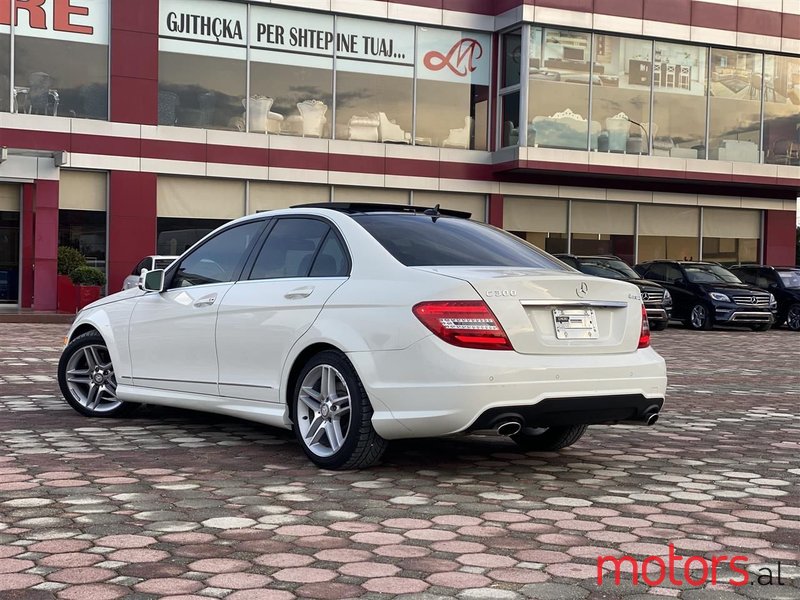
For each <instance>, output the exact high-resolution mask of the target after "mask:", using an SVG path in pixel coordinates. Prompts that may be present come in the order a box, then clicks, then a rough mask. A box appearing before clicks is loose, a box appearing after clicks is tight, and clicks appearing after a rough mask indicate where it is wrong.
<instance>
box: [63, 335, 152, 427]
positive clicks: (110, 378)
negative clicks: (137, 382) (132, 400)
mask: <svg viewBox="0 0 800 600" xmlns="http://www.w3.org/2000/svg"><path fill="white" fill-rule="evenodd" d="M58 385H59V387H60V388H61V393H62V394H63V395H64V399H65V400H66V401H67V404H69V405H70V406H71V407H72V408H74V409H75V410H76V411H78V412H79V413H81V414H82V415H84V416H87V417H121V416H124V415H125V414H128V413H130V412H132V411H133V410H135V409H136V408H138V405H137V404H129V403H127V402H123V401H121V400H119V399H118V398H117V379H116V375H115V373H114V365H113V364H112V362H111V354H110V353H109V351H108V346H107V345H106V342H105V340H104V339H103V336H101V335H100V334H99V333H97V332H96V331H90V332H87V333H84V334H83V335H79V336H78V337H76V338H75V339H74V340H72V341H71V342H70V343H69V344H68V345H67V347H66V348H64V352H62V353H61V359H60V360H59V361H58Z"/></svg>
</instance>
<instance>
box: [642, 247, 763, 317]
mask: <svg viewBox="0 0 800 600" xmlns="http://www.w3.org/2000/svg"><path fill="white" fill-rule="evenodd" d="M635 268H636V271H638V272H639V274H640V275H642V277H647V278H648V279H653V280H655V281H658V282H659V283H661V284H662V285H663V286H664V287H665V288H667V289H668V290H669V291H670V293H671V294H672V300H673V302H674V307H673V311H672V314H673V317H674V318H676V319H682V320H683V322H684V323H685V324H686V326H687V327H690V328H692V329H711V328H712V327H713V326H714V325H747V326H749V327H750V328H751V329H752V330H753V331H766V330H768V329H769V328H770V327H772V324H773V323H774V322H775V315H776V313H777V309H778V305H777V302H776V301H775V297H774V296H773V295H772V294H770V293H769V292H765V291H764V290H761V289H759V288H757V287H754V286H750V285H745V284H744V283H742V282H741V281H740V280H739V278H738V277H736V275H734V274H733V273H731V272H730V271H728V270H727V269H726V268H724V267H722V266H721V265H719V264H717V263H710V262H692V261H677V260H657V261H653V262H646V263H642V264H640V265H636V267H635Z"/></svg>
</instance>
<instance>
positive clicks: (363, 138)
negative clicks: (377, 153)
mask: <svg viewBox="0 0 800 600" xmlns="http://www.w3.org/2000/svg"><path fill="white" fill-rule="evenodd" d="M380 125H381V121H380V119H379V118H378V115H376V114H369V115H363V116H360V115H353V116H352V117H350V121H349V122H348V123H347V128H348V139H351V140H355V141H359V142H377V141H378V140H379V139H380V134H379V132H378V128H379V127H380Z"/></svg>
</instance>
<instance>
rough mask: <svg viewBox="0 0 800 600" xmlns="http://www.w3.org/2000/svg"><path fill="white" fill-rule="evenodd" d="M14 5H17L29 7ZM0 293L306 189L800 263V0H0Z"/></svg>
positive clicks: (557, 238)
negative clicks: (70, 251)
mask: <svg viewBox="0 0 800 600" xmlns="http://www.w3.org/2000/svg"><path fill="white" fill-rule="evenodd" d="M15 4H16V15H14V14H12V12H13V10H14V9H13V8H12V6H14V5H15ZM0 111H1V112H0V146H2V147H3V151H2V155H0V303H5V304H9V305H14V304H18V305H19V306H21V307H23V308H27V307H31V308H33V309H35V310H54V309H55V308H56V303H57V298H56V296H57V285H56V281H57V260H56V258H57V249H58V246H59V245H61V246H72V247H75V248H78V249H79V250H80V251H81V252H82V253H83V254H84V255H85V256H86V257H87V260H88V261H89V263H90V264H93V265H96V266H98V267H100V268H102V269H104V270H105V271H106V273H107V275H108V290H109V292H111V291H115V290H117V289H120V287H121V285H122V280H123V278H124V277H125V276H126V275H128V274H130V272H131V270H132V269H133V267H134V266H135V265H136V264H137V263H138V262H139V261H140V259H141V258H142V257H143V256H146V255H149V254H154V253H159V254H180V253H181V252H182V251H183V250H185V249H186V248H187V247H188V246H190V245H191V244H192V243H194V242H195V241H196V240H198V239H199V238H200V237H201V236H203V235H204V234H205V233H207V232H208V231H210V230H212V229H213V228H215V227H217V226H218V225H220V224H222V223H224V222H226V221H228V220H230V219H235V218H237V217H240V216H243V215H246V214H251V213H255V212H257V211H264V210H271V209H275V208H283V207H287V206H291V205H295V204H303V203H308V202H327V201H334V200H335V201H337V202H346V201H349V202H381V203H383V202H389V203H401V204H415V205H426V206H430V205H435V204H440V205H441V206H443V207H447V208H454V209H460V210H465V211H468V212H470V213H472V215H473V218H475V219H479V220H483V221H486V222H488V223H491V224H493V225H496V226H500V227H503V228H505V229H507V230H509V231H511V232H514V233H515V234H517V235H519V236H521V237H524V238H525V239H527V240H529V241H530V242H532V243H534V244H536V245H537V246H540V247H542V248H544V249H546V250H548V251H550V252H573V253H577V254H590V253H591V254H595V253H603V254H608V253H612V254H616V255H618V256H620V257H622V258H623V259H625V260H626V261H628V262H630V263H634V262H640V261H644V260H651V259H658V258H674V259H684V258H686V259H706V260H714V261H719V262H722V263H735V262H764V263H770V264H781V265H786V264H793V263H794V244H795V242H794V240H795V211H796V203H797V196H798V188H800V0H390V1H383V0H271V1H270V0H249V1H246V2H245V1H242V2H238V1H229V0H25V1H23V0H17V1H16V2H11V1H10V0H0Z"/></svg>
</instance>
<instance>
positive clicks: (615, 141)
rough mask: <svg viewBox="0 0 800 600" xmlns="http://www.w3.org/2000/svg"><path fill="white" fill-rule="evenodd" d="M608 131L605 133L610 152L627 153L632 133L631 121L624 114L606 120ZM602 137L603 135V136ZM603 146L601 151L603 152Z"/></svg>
mask: <svg viewBox="0 0 800 600" xmlns="http://www.w3.org/2000/svg"><path fill="white" fill-rule="evenodd" d="M605 125H606V129H605V131H604V132H603V133H604V134H605V136H604V137H605V138H606V139H607V148H605V149H606V150H607V151H608V152H627V150H628V138H629V137H630V133H631V125H632V123H631V121H630V119H629V118H628V115H626V114H625V113H624V112H621V113H618V114H616V115H614V116H613V117H609V118H607V119H606V123H605ZM601 135H602V134H601ZM603 149H604V148H602V146H601V147H600V150H603Z"/></svg>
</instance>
